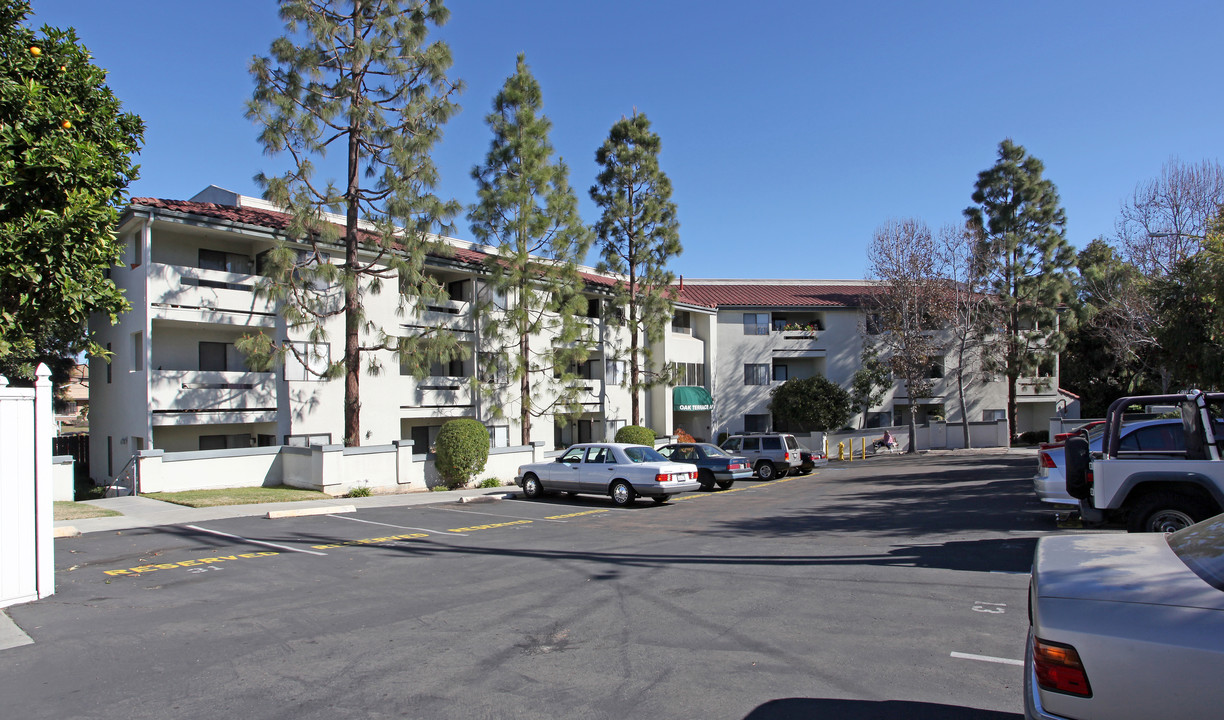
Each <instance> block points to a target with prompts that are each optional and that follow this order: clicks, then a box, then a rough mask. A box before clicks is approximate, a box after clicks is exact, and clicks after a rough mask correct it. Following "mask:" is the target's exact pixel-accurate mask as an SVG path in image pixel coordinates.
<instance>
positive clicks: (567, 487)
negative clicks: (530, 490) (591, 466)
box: [546, 446, 587, 492]
mask: <svg viewBox="0 0 1224 720" xmlns="http://www.w3.org/2000/svg"><path fill="white" fill-rule="evenodd" d="M586 450H587V448H585V447H579V446H575V447H572V448H570V449H569V450H566V451H565V452H563V453H561V456H560V457H558V458H557V460H556V462H555V464H554V465H553V467H552V468H550V471H549V473H548V482H547V484H546V487H547V488H548V489H549V490H564V491H566V492H577V491H578V486H579V480H578V478H579V476H580V475H581V474H582V458H583V455H584V454H585V453H586Z"/></svg>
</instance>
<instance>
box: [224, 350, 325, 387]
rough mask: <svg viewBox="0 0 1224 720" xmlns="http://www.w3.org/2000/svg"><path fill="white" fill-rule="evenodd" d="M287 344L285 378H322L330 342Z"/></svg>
mask: <svg viewBox="0 0 1224 720" xmlns="http://www.w3.org/2000/svg"><path fill="white" fill-rule="evenodd" d="M289 345H291V346H292V349H291V351H290V352H288V353H286V354H285V379H286V380H316V381H318V380H322V379H323V378H322V375H323V373H326V372H327V368H328V366H330V365H331V343H308V342H291V343H289ZM299 356H300V357H299ZM201 369H202V368H201Z"/></svg>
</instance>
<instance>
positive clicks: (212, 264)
mask: <svg viewBox="0 0 1224 720" xmlns="http://www.w3.org/2000/svg"><path fill="white" fill-rule="evenodd" d="M199 267H200V269H201V270H217V271H220V272H228V273H241V274H244V275H246V274H249V273H250V272H251V258H249V257H247V256H246V255H238V254H236V253H227V252H221V251H220V250H205V249H204V248H200V255H199ZM202 284H203V283H202V282H201V285H202ZM222 287H224V284H222Z"/></svg>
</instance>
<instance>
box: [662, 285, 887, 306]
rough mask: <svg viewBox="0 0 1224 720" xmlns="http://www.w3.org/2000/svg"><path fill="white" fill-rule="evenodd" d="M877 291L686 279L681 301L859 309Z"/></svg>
mask: <svg viewBox="0 0 1224 720" xmlns="http://www.w3.org/2000/svg"><path fill="white" fill-rule="evenodd" d="M877 290H878V287H877V286H875V285H871V284H868V283H863V284H861V285H860V284H832V283H821V282H820V281H819V280H813V281H812V282H811V284H802V283H794V282H785V283H773V282H771V281H769V280H758V281H754V282H751V283H748V282H745V283H741V284H723V283H719V284H716V285H703V284H701V282H700V281H691V280H686V281H684V289H683V290H681V291H680V299H681V301H682V302H688V303H692V304H694V305H705V306H707V307H725V306H731V307H859V306H860V305H861V304H862V300H863V296H865V295H870V294H872V293H875V292H877Z"/></svg>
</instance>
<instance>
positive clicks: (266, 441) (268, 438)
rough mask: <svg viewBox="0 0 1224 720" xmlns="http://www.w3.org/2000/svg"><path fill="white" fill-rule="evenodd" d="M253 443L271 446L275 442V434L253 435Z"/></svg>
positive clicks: (260, 445)
mask: <svg viewBox="0 0 1224 720" xmlns="http://www.w3.org/2000/svg"><path fill="white" fill-rule="evenodd" d="M255 444H256V445H258V446H259V447H272V446H273V445H275V444H276V436H275V435H264V434H262V433H261V434H259V435H256V436H255Z"/></svg>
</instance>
